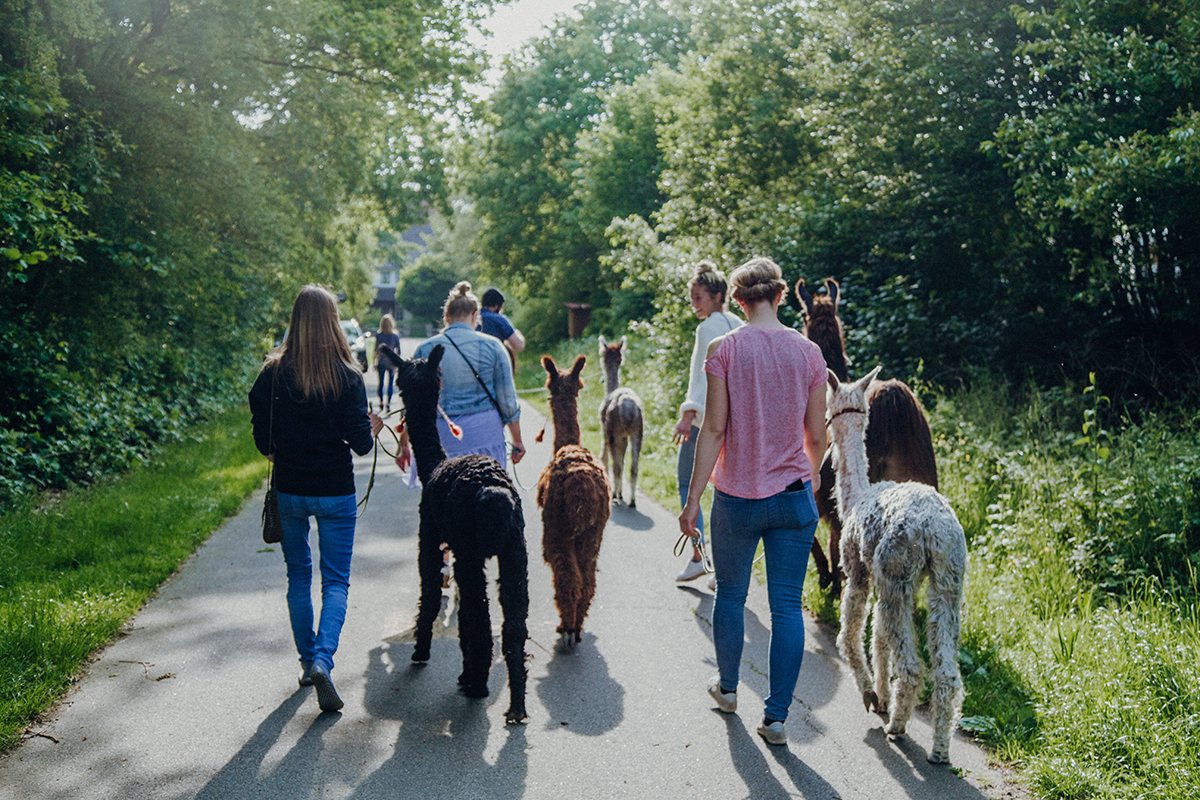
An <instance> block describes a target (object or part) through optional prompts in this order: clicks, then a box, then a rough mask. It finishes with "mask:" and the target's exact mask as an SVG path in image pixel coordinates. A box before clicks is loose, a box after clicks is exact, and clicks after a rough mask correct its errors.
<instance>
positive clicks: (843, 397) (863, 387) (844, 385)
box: [825, 365, 883, 421]
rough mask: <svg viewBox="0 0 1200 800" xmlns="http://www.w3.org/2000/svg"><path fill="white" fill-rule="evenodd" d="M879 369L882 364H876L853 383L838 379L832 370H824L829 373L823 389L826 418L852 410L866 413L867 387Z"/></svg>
mask: <svg viewBox="0 0 1200 800" xmlns="http://www.w3.org/2000/svg"><path fill="white" fill-rule="evenodd" d="M881 369H883V365H876V367H875V369H873V370H871V371H870V372H868V373H867V374H866V375H864V376H862V377H861V378H859V379H858V380H856V381H854V382H853V383H848V382H842V381H839V380H838V377H837V375H835V374H834V372H833V370H830V369H827V370H825V371H826V372H827V373H828V375H829V382H828V385H827V386H826V389H825V398H826V402H825V409H826V410H825V413H826V419H827V420H829V421H832V420H833V418H834V417H837V416H839V415H841V414H845V413H847V412H854V411H857V412H859V413H861V414H863V415H866V413H867V410H868V406H867V387H868V386H870V384H871V381H873V380H875V376H876V375H878V374H879V370H881ZM864 420H865V416H864Z"/></svg>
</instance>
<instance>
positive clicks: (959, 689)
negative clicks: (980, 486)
mask: <svg viewBox="0 0 1200 800" xmlns="http://www.w3.org/2000/svg"><path fill="white" fill-rule="evenodd" d="M878 373H879V367H876V368H875V369H874V370H872V371H871V372H870V374H868V375H866V376H864V377H863V378H861V379H859V380H858V381H856V382H854V383H849V384H847V383H841V382H839V381H838V378H837V376H836V375H834V374H833V372H829V388H828V397H829V404H828V411H827V413H828V420H829V426H830V428H831V429H832V434H833V446H834V448H835V451H834V463H835V464H836V468H837V483H836V486H835V489H834V493H835V495H836V498H837V507H838V513H839V515H840V516H841V518H842V523H843V528H842V570H843V571H844V572H845V573H846V585H845V588H844V589H843V590H842V628H841V631H840V632H839V633H838V638H837V644H838V649H839V650H841V652H842V655H843V656H845V658H846V659H847V660H848V661H849V662H850V666H851V667H852V668H853V669H854V677H855V679H856V680H857V681H858V688H859V689H860V690H861V691H862V696H863V704H864V705H865V706H866V707H867V711H871V710H872V707H874V710H875V711H877V712H879V714H880V715H881V716H882V717H883V718H884V719H885V720H886V721H887V727H886V731H887V735H888V738H889V739H892V740H895V739H898V738H899V737H901V736H902V735H903V734H904V732H905V729H906V727H907V726H908V720H909V718H910V717H911V716H912V710H913V706H914V705H915V704H916V699H917V692H918V690H919V689H920V687H921V683H922V672H923V668H924V664H923V663H922V661H921V655H920V652H919V651H918V649H917V635H916V628H915V626H914V624H913V615H914V613H915V611H916V596H917V590H918V588H919V587H920V584H921V582H922V580H924V579H926V578H928V580H929V587H928V590H927V592H926V604H927V605H928V606H929V618H928V621H927V623H926V627H925V632H926V638H927V640H928V644H929V657H930V662H931V663H930V669H931V673H932V675H931V677H932V679H933V698H932V701H931V705H932V709H931V712H932V717H933V726H934V732H933V749H932V750H931V751H930V753H929V756H928V759H929V761H931V762H932V763H934V764H944V763H947V762H949V760H950V733H951V730H952V729H953V725H954V723H955V721H956V719H957V718H958V715H959V713H960V712H961V710H962V699H963V682H962V675H961V674H960V673H959V670H958V640H959V634H960V631H961V618H960V615H961V609H962V595H963V579H964V577H965V575H966V570H967V542H966V538H965V536H964V535H963V529H962V525H960V524H959V521H958V517H956V516H955V514H954V510H953V509H952V508H951V507H950V504H949V503H948V502H947V501H946V498H944V497H943V496H942V495H940V494H939V493H938V491H937V490H936V489H934V488H933V487H931V486H927V485H925V484H923V483H916V482H914V481H908V482H905V483H893V482H891V481H881V482H879V483H875V484H872V483H870V481H869V480H868V479H867V448H866V443H865V435H866V430H867V421H868V406H867V386H868V385H869V384H870V383H871V381H872V379H874V378H875V376H876V375H877V374H878ZM872 583H874V585H875V591H876V594H877V600H876V603H875V617H874V622H873V624H872V627H873V629H874V635H873V637H872V639H873V641H872V645H871V651H872V652H871V656H872V661H873V662H874V667H875V685H874V688H873V689H872V686H871V676H870V675H869V674H868V672H867V667H866V654H865V653H864V651H863V641H862V633H863V624H864V622H865V621H866V611H867V597H868V594H869V593H870V588H871V584H872ZM892 674H894V675H895V678H894V679H893V680H892V681H891V682H890V683H889V680H888V678H889V676H890V675H892Z"/></svg>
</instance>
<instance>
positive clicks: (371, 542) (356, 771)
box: [0, 349, 1016, 800]
mask: <svg viewBox="0 0 1200 800" xmlns="http://www.w3.org/2000/svg"><path fill="white" fill-rule="evenodd" d="M409 352H411V350H410V349H406V354H407V353H409ZM371 385H372V386H373V376H372V384H371ZM540 410H541V409H540V407H539V408H538V409H537V410H535V409H534V408H532V407H530V406H529V405H526V406H525V409H524V417H523V419H524V420H525V424H524V428H525V429H526V430H527V431H529V435H528V437H527V438H528V441H527V444H529V445H530V452H529V456H528V458H527V460H526V461H524V462H523V463H522V464H521V465H520V466H519V467H518V469H517V472H518V476H519V478H520V480H521V482H522V483H524V484H525V487H526V491H525V492H524V493H523V499H524V502H525V508H526V519H527V527H526V535H527V538H528V541H529V549H530V556H531V557H530V596H531V605H530V617H529V629H530V638H531V641H530V642H529V652H530V653H531V654H532V657H533V658H532V661H531V662H530V665H529V697H528V699H529V713H530V720H529V723H528V724H527V725H524V726H513V727H506V726H505V725H504V716H503V715H504V710H505V708H507V702H508V701H507V687H506V681H505V675H504V670H503V665H502V664H501V663H500V662H499V661H497V663H496V665H495V666H493V669H492V673H491V688H492V693H491V696H490V697H489V698H487V700H486V701H479V700H469V699H466V698H464V697H462V696H461V695H459V694H458V693H457V692H456V691H455V689H456V683H455V679H456V677H457V675H458V672H459V670H460V666H461V661H460V658H459V653H458V645H457V642H456V641H455V640H454V638H453V636H454V630H453V627H452V625H451V627H445V626H444V625H442V624H441V621H439V627H440V629H441V631H442V634H443V635H442V636H441V637H440V638H438V639H436V640H435V641H434V648H433V659H432V661H431V662H430V664H429V666H428V667H425V668H415V667H413V666H411V665H410V660H409V656H410V655H411V653H412V644H411V636H410V630H411V626H412V621H413V616H414V613H415V610H416V601H417V594H418V591H417V588H418V587H417V577H416V563H415V561H416V559H415V556H416V530H417V501H418V493H417V492H416V491H414V490H411V489H408V488H405V486H404V485H402V481H401V480H400V476H399V473H398V471H397V470H396V468H395V466H394V465H392V464H390V463H386V460H381V462H380V469H379V473H378V475H377V478H376V483H375V488H374V491H373V493H372V495H371V500H370V506H369V508H368V509H367V512H366V514H365V515H364V516H363V518H362V519H361V520H360V522H359V528H358V537H357V543H356V547H355V554H354V565H353V577H352V580H351V589H350V602H351V607H350V609H349V613H348V615H347V619H346V626H345V629H344V631H343V634H342V641H341V649H340V650H339V651H338V653H337V665H336V669H335V670H334V673H333V675H334V678H335V680H336V683H337V686H338V688H339V690H340V692H341V695H342V697H343V699H344V700H345V701H346V707H345V709H343V711H342V712H341V713H340V714H321V713H319V712H318V710H317V706H316V697H315V696H314V694H313V691H312V689H301V688H299V687H298V686H297V684H296V674H297V671H298V670H297V668H296V657H295V651H294V649H293V646H292V642H291V633H290V630H289V628H288V622H287V610H286V605H285V600H284V584H285V576H284V568H283V563H282V557H281V554H280V553H279V551H278V549H277V548H272V547H267V546H264V545H263V544H262V541H261V539H260V535H259V509H260V505H261V500H262V494H261V492H260V493H256V494H255V495H254V496H252V497H251V498H250V499H249V500H247V502H246V505H245V507H244V508H243V509H242V510H241V512H240V513H239V514H237V515H236V516H235V517H233V518H231V519H230V520H229V521H228V522H227V523H226V524H225V525H224V526H222V527H221V528H220V530H218V531H217V532H216V533H215V534H214V535H213V536H212V538H211V539H209V541H208V542H207V543H206V544H205V545H204V546H203V547H201V548H200V549H199V551H198V552H197V553H196V554H195V556H194V557H193V558H192V559H191V560H189V561H188V562H187V564H186V565H185V566H184V567H183V568H182V569H181V570H180V572H179V573H178V574H177V575H176V576H175V577H173V578H172V579H171V580H169V581H168V582H167V583H166V584H165V585H164V586H163V587H162V589H161V591H160V592H159V593H158V595H157V596H156V597H155V598H154V600H153V601H152V602H151V603H150V604H149V605H148V606H147V607H146V608H145V609H143V610H142V612H141V613H139V614H138V615H137V616H136V617H135V618H134V619H133V620H132V621H131V622H130V623H129V625H128V627H127V628H126V630H125V631H124V632H123V635H122V636H121V637H120V638H119V639H118V640H117V641H116V642H115V643H114V644H113V645H112V646H110V647H109V648H107V649H106V650H104V651H103V652H102V653H100V654H99V655H98V657H97V659H96V660H95V662H93V663H92V664H90V665H89V666H88V668H87V669H86V670H85V674H84V675H83V677H82V678H81V680H80V681H79V684H78V686H77V687H76V688H75V690H74V691H73V692H72V693H71V694H70V695H69V696H68V697H67V699H66V701H65V702H64V703H63V704H62V706H61V707H60V708H59V709H58V710H57V712H56V713H55V715H54V717H53V719H51V720H50V722H49V723H48V724H47V725H46V726H45V727H44V728H43V729H42V730H43V731H44V733H46V734H47V735H49V736H53V737H54V738H55V739H57V742H54V741H51V740H50V739H48V738H40V737H39V738H32V739H30V740H28V741H26V742H25V743H24V744H22V745H21V746H20V747H19V748H17V749H16V750H15V751H13V752H12V753H10V754H9V755H8V756H7V757H6V758H4V759H3V760H2V761H0V798H3V799H4V800H8V798H14V800H15V799H16V798H21V799H22V800H24V799H25V798H41V799H42V800H59V799H62V800H67V799H70V800H75V799H76V798H87V800H135V799H137V798H155V799H156V800H157V799H159V798H206V799H211V800H233V799H240V798H280V799H281V800H283V799H286V800H298V799H299V798H554V799H555V800H563V798H620V797H631V798H649V797H653V798H676V797H679V798H684V797H686V798H694V797H702V798H743V797H753V798H783V797H804V798H816V799H819V800H828V799H830V798H845V800H850V799H851V798H876V799H878V800H885V799H886V800H891V799H892V798H913V799H914V800H925V799H929V800H935V799H936V800H943V799H945V800H979V799H980V798H984V797H987V798H995V797H1008V796H1015V795H1014V794H1012V793H1014V792H1015V791H1016V790H1014V789H1010V788H1008V787H1006V786H1005V785H1004V782H1003V777H1002V776H1001V775H1000V774H999V773H998V772H997V771H995V770H993V769H992V768H990V767H989V766H988V765H987V763H986V759H985V758H984V756H983V754H982V753H981V751H980V750H979V749H978V748H976V747H974V746H973V745H972V744H970V743H969V742H967V741H965V740H963V739H956V740H955V741H954V742H953V744H952V746H951V758H952V759H953V761H954V764H955V767H956V768H957V770H958V771H959V772H960V773H961V775H962V776H963V777H960V776H959V774H956V773H955V772H954V771H951V770H949V769H947V768H946V767H936V766H932V765H930V764H928V763H926V761H925V755H926V754H927V753H928V750H929V747H930V738H931V737H930V729H929V726H928V725H927V724H926V723H925V721H924V719H923V718H918V719H917V720H915V721H914V723H913V725H912V726H910V727H911V732H912V734H913V737H912V739H910V740H908V741H906V742H903V743H901V744H898V745H897V744H891V743H889V742H888V741H887V739H886V737H885V736H884V734H883V730H882V726H881V724H880V720H879V719H878V718H877V717H875V716H873V715H868V714H867V713H866V712H865V711H864V710H863V708H862V704H861V702H860V700H859V697H858V692H857V691H856V690H855V687H854V681H853V679H852V677H851V675H850V672H849V669H848V668H847V666H846V664H845V663H844V662H843V661H842V660H841V659H840V658H839V657H838V656H837V654H836V649H835V646H834V643H833V631H830V630H828V629H825V628H822V627H821V626H819V625H817V624H816V623H815V622H813V621H811V620H810V622H809V625H808V637H807V645H806V654H805V660H804V667H803V669H802V670H801V674H800V682H799V685H798V686H797V687H796V695H795V698H796V699H795V702H794V704H793V706H792V712H791V716H790V718H789V720H788V726H787V727H788V735H789V739H790V741H789V745H788V747H786V748H778V747H768V746H767V745H765V744H764V743H763V742H762V741H761V740H760V739H759V738H758V736H757V735H755V733H754V728H755V727H756V725H757V724H758V721H759V716H760V714H761V707H762V698H763V696H764V693H765V691H766V679H765V668H766V647H767V638H768V632H767V627H766V626H767V624H768V620H769V616H768V613H767V610H766V591H765V587H762V586H752V588H751V597H750V602H749V605H748V607H747V612H746V622H747V626H746V628H747V637H748V642H747V645H746V650H745V655H744V659H745V663H744V666H743V671H742V675H743V684H742V687H741V689H740V697H739V701H740V703H741V706H742V708H743V711H742V712H740V713H739V714H737V715H729V716H726V715H723V714H721V713H719V712H717V711H716V710H715V709H714V707H713V704H712V703H711V701H710V699H709V698H708V695H707V694H706V692H705V686H706V684H707V681H708V680H709V678H710V677H711V676H712V675H713V674H714V673H715V661H714V657H713V647H712V638H711V637H712V629H711V617H712V600H713V598H712V593H711V592H709V591H708V590H707V587H705V586H704V585H703V582H702V581H698V582H696V583H695V584H692V585H689V586H687V587H684V588H680V587H677V586H676V585H675V584H674V583H673V576H674V575H675V573H676V572H677V571H678V570H679V569H680V567H681V563H680V562H679V561H678V560H676V559H675V558H673V557H672V555H671V547H672V545H673V544H674V542H675V538H676V534H675V533H674V531H675V530H676V527H675V521H674V512H673V511H668V510H666V509H663V508H662V507H660V506H658V505H657V504H656V503H654V502H653V501H651V500H650V499H649V498H647V497H644V496H642V497H639V499H638V506H639V507H638V508H637V509H636V510H631V509H628V508H625V507H620V508H614V509H613V514H612V518H611V521H610V522H609V525H608V529H607V531H606V533H605V540H604V545H603V549H602V552H601V557H600V572H599V577H598V588H597V592H596V600H595V603H594V604H593V606H592V609H591V613H590V615H589V617H588V619H587V623H586V625H585V629H586V630H585V635H584V640H583V643H582V644H581V645H580V646H579V647H578V648H577V650H576V651H575V652H574V653H571V654H567V655H562V654H557V653H555V652H554V647H553V644H554V641H555V638H556V635H555V626H556V624H557V617H556V613H555V610H554V603H553V595H552V589H551V580H550V573H549V570H548V568H547V567H546V566H545V564H544V563H542V560H541V558H540V553H541V548H540V540H541V515H540V513H539V511H538V510H537V508H536V505H535V502H534V497H533V494H532V493H531V492H530V491H529V489H532V488H533V487H534V485H535V483H536V476H537V474H538V472H539V471H540V469H541V467H542V466H543V465H544V464H545V463H547V461H548V459H549V455H550V452H549V442H547V443H545V444H541V445H537V444H534V443H533V433H534V432H535V431H536V430H537V429H538V428H539V427H540V425H541V421H540V419H539V414H538V413H537V412H538V411H540ZM547 439H548V440H549V439H550V437H549V436H547ZM370 467H371V459H370V457H369V456H368V457H366V458H360V459H357V460H356V467H355V469H356V474H357V478H358V481H359V487H360V492H361V489H362V488H363V487H364V486H365V483H366V480H367V476H368V474H369V472H370ZM493 592H494V588H493ZM493 603H494V600H493ZM493 609H498V606H496V605H493ZM499 617H500V615H499V612H498V610H494V611H493V621H494V622H495V623H496V632H497V635H498V633H499V627H498V626H499ZM451 622H452V620H451Z"/></svg>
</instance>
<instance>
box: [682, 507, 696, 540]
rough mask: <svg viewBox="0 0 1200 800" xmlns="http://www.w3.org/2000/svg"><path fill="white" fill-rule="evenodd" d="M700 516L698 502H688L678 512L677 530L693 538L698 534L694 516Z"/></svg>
mask: <svg viewBox="0 0 1200 800" xmlns="http://www.w3.org/2000/svg"><path fill="white" fill-rule="evenodd" d="M699 516H700V504H699V503H696V504H695V505H692V504H691V503H688V504H687V505H685V506H684V507H683V511H682V512H681V513H680V514H679V531H680V533H684V534H687V535H688V536H690V537H692V538H693V539H695V538H696V537H697V536H699V535H700V533H699V531H697V530H696V518H697V517H699Z"/></svg>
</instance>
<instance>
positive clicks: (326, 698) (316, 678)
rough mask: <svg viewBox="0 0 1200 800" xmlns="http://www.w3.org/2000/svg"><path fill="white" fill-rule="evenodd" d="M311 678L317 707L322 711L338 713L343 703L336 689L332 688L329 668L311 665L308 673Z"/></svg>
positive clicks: (322, 665) (321, 665)
mask: <svg viewBox="0 0 1200 800" xmlns="http://www.w3.org/2000/svg"><path fill="white" fill-rule="evenodd" d="M308 674H309V677H311V678H312V685H313V688H314V689H316V690H317V705H318V706H320V707H321V710H322V711H340V710H341V708H342V706H343V705H345V703H343V702H342V698H340V697H338V693H337V689H335V688H334V686H333V678H331V677H329V668H328V667H326V666H325V665H324V664H313V666H312V669H311V670H309V671H308Z"/></svg>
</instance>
